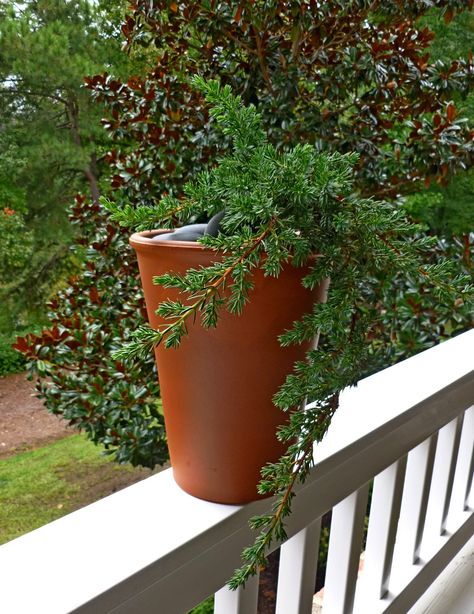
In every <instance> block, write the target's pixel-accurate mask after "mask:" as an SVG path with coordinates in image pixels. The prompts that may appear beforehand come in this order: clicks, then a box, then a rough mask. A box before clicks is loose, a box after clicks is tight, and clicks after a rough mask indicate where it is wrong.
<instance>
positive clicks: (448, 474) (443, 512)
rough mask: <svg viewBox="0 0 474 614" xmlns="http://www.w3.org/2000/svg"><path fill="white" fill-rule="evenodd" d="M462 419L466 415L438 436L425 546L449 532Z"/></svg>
mask: <svg viewBox="0 0 474 614" xmlns="http://www.w3.org/2000/svg"><path fill="white" fill-rule="evenodd" d="M463 419H464V412H463V413H461V414H460V415H459V416H458V417H457V418H456V419H455V420H451V422H449V424H447V425H446V426H445V427H443V428H442V429H441V430H440V431H439V433H438V443H437V446H436V455H435V462H434V466H433V477H432V485H431V490H430V496H429V501H428V508H427V512H426V520H425V534H424V538H423V541H424V542H425V543H426V542H430V541H431V536H432V535H441V534H443V532H444V531H445V528H446V518H447V515H448V511H449V505H450V502H451V494H452V488H453V482H454V472H455V469H456V461H457V457H458V450H459V442H460V438H461V429H462V424H463Z"/></svg>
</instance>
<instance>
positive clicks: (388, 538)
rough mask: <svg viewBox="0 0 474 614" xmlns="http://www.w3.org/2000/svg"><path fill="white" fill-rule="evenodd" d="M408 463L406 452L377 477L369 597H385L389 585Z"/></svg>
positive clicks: (367, 566)
mask: <svg viewBox="0 0 474 614" xmlns="http://www.w3.org/2000/svg"><path fill="white" fill-rule="evenodd" d="M406 464H407V457H406V456H404V457H403V458H401V459H400V460H398V461H397V462H395V463H393V465H390V467H387V469H385V470H384V471H382V472H381V473H379V474H378V475H377V476H376V477H375V479H374V488H373V492H372V502H371V506H370V518H369V529H368V533H367V545H366V548H365V559H364V573H363V592H364V598H365V599H368V600H369V601H370V600H372V599H373V600H378V599H381V598H382V597H384V595H385V594H386V592H387V589H388V580H389V578H390V572H391V567H392V558H393V549H394V545H395V538H396V534H397V525H398V519H399V517H400V505H401V500H402V493H403V482H404V479H405V471H406ZM361 588H362V587H361ZM361 611H362V610H361ZM366 611H367V610H366Z"/></svg>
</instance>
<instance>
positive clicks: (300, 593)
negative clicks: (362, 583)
mask: <svg viewBox="0 0 474 614" xmlns="http://www.w3.org/2000/svg"><path fill="white" fill-rule="evenodd" d="M320 534H321V518H318V519H317V520H315V521H314V522H312V523H311V524H310V525H309V526H307V527H306V528H304V529H303V530H302V531H300V532H299V533H297V534H296V535H294V536H293V537H292V538H291V539H289V540H288V541H287V542H285V543H284V544H283V545H282V546H281V549H280V568H279V572H278V591H277V601H276V614H311V610H312V603H313V595H314V587H315V581H316V570H317V565H318V551H319V538H320Z"/></svg>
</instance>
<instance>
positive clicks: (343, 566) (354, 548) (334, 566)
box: [323, 484, 369, 614]
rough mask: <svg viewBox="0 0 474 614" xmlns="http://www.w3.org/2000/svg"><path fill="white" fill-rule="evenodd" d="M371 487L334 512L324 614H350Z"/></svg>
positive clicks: (361, 489)
mask: <svg viewBox="0 0 474 614" xmlns="http://www.w3.org/2000/svg"><path fill="white" fill-rule="evenodd" d="M368 492H369V484H366V485H365V486H364V487H362V488H359V490H357V491H356V492H354V493H352V494H351V495H350V496H349V497H347V498H346V499H344V500H343V501H341V503H338V504H337V505H336V506H335V507H334V508H333V511H332V519H331V532H330V535H329V550H328V560H327V567H326V583H325V586H324V600H323V614H350V612H352V608H353V604H354V595H355V585H356V581H357V574H358V571H359V560H360V555H361V550H362V538H363V531H364V516H365V513H366V509H367V496H368Z"/></svg>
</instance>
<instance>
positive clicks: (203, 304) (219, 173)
mask: <svg viewBox="0 0 474 614" xmlns="http://www.w3.org/2000/svg"><path fill="white" fill-rule="evenodd" d="M193 85H194V87H195V88H197V89H199V90H200V91H201V92H202V93H203V94H204V96H205V98H206V101H207V103H208V104H210V115H211V117H212V118H213V119H214V120H215V123H216V124H217V126H218V128H219V129H220V131H221V132H222V133H224V135H226V137H229V138H230V139H231V147H230V152H229V153H228V154H227V155H225V156H224V157H222V158H221V159H220V160H219V162H218V164H217V165H216V166H214V167H213V168H211V169H210V170H207V171H203V172H201V173H199V174H198V175H197V176H196V178H195V179H193V180H191V181H189V182H188V183H187V184H186V185H185V187H184V195H183V196H182V197H181V198H174V197H169V196H168V197H166V198H165V199H164V200H162V201H161V202H160V203H159V204H158V206H157V207H156V211H154V210H153V208H150V207H146V208H145V209H143V210H141V215H139V216H138V218H139V219H138V218H137V215H136V213H137V211H138V212H140V209H137V210H135V212H134V213H132V215H130V216H128V215H127V213H128V212H129V211H130V209H129V208H127V207H125V208H121V207H119V206H117V205H115V204H111V203H109V202H106V203H105V204H106V206H107V207H108V208H109V210H110V211H111V213H112V217H113V219H115V220H118V221H119V222H120V223H121V224H122V225H132V226H135V227H139V228H144V227H147V226H149V227H153V226H154V225H155V224H157V223H160V222H161V221H162V220H164V221H165V222H167V223H169V222H170V221H171V220H173V219H175V218H176V217H178V218H181V219H184V218H189V217H190V216H193V215H202V214H206V215H207V216H210V215H213V214H214V213H216V212H217V211H219V210H220V209H223V208H224V209H225V216H224V218H223V221H222V232H221V233H220V234H219V235H218V236H217V237H210V236H205V237H204V238H203V239H202V240H201V242H202V243H203V244H204V245H206V246H207V247H210V248H212V249H214V250H216V251H219V252H220V253H221V255H222V259H221V260H219V261H218V262H215V263H213V264H212V265H210V266H208V267H203V268H200V269H190V270H189V271H188V272H187V273H186V275H177V274H173V273H169V274H165V275H161V276H159V277H156V278H155V279H154V282H155V283H157V284H162V285H164V286H166V287H173V288H178V289H179V290H180V291H181V293H182V296H183V297H184V298H183V300H178V301H167V302H164V303H162V304H161V305H160V306H159V308H158V314H159V315H160V316H162V317H163V318H164V319H165V320H167V323H165V324H164V325H163V326H162V327H161V328H160V329H159V330H153V329H151V328H146V327H143V328H140V329H139V330H138V331H137V332H136V333H135V339H134V341H132V342H131V343H129V344H128V345H126V346H124V347H123V348H122V349H120V350H118V351H117V352H116V353H115V358H117V359H120V360H127V359H130V358H133V357H145V356H147V355H148V352H149V350H151V349H152V347H153V346H156V345H157V344H159V343H162V342H163V343H164V344H165V346H166V347H176V346H178V345H179V343H180V341H181V339H182V337H183V335H186V334H187V322H188V321H190V320H189V318H191V321H192V320H194V318H195V316H196V315H197V314H198V313H200V314H201V316H202V317H201V322H202V324H203V326H205V327H214V326H216V325H217V326H218V317H219V310H220V309H221V308H223V307H224V306H225V308H227V309H228V310H229V311H230V312H232V313H237V314H240V313H241V312H242V311H243V309H244V306H245V303H246V301H248V300H252V297H251V290H252V275H251V273H252V270H254V269H255V268H257V267H260V268H262V269H263V271H264V273H265V274H266V275H272V276H275V277H278V275H279V272H280V271H281V268H282V266H283V264H284V263H286V262H288V261H291V263H292V264H293V266H296V267H298V266H301V265H303V264H307V265H309V268H310V272H309V274H308V275H306V276H305V277H304V278H303V281H302V283H303V285H305V286H306V287H308V288H313V287H315V286H316V285H317V284H319V283H322V282H323V281H324V280H325V279H327V278H329V279H330V290H329V297H328V300H327V303H325V304H315V305H314V309H313V312H312V313H308V314H307V315H305V316H304V317H303V318H302V320H301V321H299V322H296V323H295V324H294V325H293V327H292V328H291V329H290V330H287V331H282V334H281V336H280V343H281V345H289V344H295V343H301V342H303V341H305V340H310V339H313V338H315V337H316V336H317V335H322V337H323V341H324V343H323V344H321V345H320V347H319V348H318V349H316V350H311V351H309V352H308V354H307V359H306V361H305V362H301V363H297V364H296V365H295V368H294V372H293V373H291V374H288V377H287V379H286V382H285V383H284V384H283V386H282V387H281V389H280V390H279V391H278V393H277V394H276V395H275V398H274V402H275V405H276V406H277V407H279V408H280V409H282V410H284V411H288V412H290V421H289V424H288V425H286V426H284V427H281V428H280V430H279V432H278V437H279V438H280V439H281V440H283V441H286V442H288V449H287V452H286V454H285V455H284V456H283V457H282V458H281V459H280V460H279V461H278V462H277V463H274V464H270V465H268V466H266V467H264V468H263V469H262V481H261V483H260V485H259V492H261V493H263V494H268V493H276V494H277V495H278V496H277V503H276V504H275V508H274V510H273V513H272V514H270V515H266V516H263V517H258V518H256V519H254V520H253V522H252V525H253V527H254V528H258V529H260V531H261V532H260V534H259V536H258V537H257V539H256V542H255V544H254V545H253V546H252V547H250V548H249V549H247V550H246V551H245V552H244V560H245V565H244V567H243V568H242V569H240V570H238V571H237V572H236V574H235V576H234V578H233V579H232V581H231V585H232V586H233V587H236V586H238V585H239V584H241V583H243V582H245V580H246V579H247V578H248V577H249V575H251V574H254V573H256V570H257V569H258V567H259V566H260V565H261V564H262V563H263V562H264V560H265V554H266V552H267V549H268V546H269V545H270V543H271V542H272V541H273V540H275V539H277V540H279V539H284V537H285V531H284V524H283V522H284V518H285V517H286V516H287V515H288V514H289V513H290V510H291V499H292V497H293V496H294V487H295V485H296V483H297V482H298V481H303V480H304V479H305V477H306V475H307V474H308V471H309V469H310V467H311V463H312V450H313V443H314V442H315V441H320V440H321V438H322V437H323V435H324V433H325V432H326V430H327V428H328V426H329V424H330V421H331V417H332V415H333V413H334V411H335V409H336V407H337V402H338V395H339V393H340V391H341V390H342V389H343V388H345V387H346V386H350V385H354V384H355V383H356V382H357V381H358V379H360V377H361V374H362V373H364V372H365V371H366V370H367V363H368V362H369V361H370V359H371V358H373V357H371V355H370V353H371V352H373V347H374V346H373V344H371V341H372V337H373V334H374V329H375V327H376V325H377V322H378V320H379V318H380V310H377V309H376V308H375V306H374V297H375V296H376V294H377V290H378V288H377V287H376V286H377V285H378V284H380V283H383V282H381V281H380V280H381V279H385V280H386V282H385V283H386V285H387V288H388V289H389V288H390V284H391V279H392V277H394V276H396V275H397V274H398V273H399V272H400V271H402V272H403V273H404V274H405V275H412V276H414V277H417V278H419V279H422V280H423V283H428V284H430V285H431V286H432V288H433V292H434V296H436V299H437V300H439V301H442V302H445V303H449V304H451V305H452V306H453V307H454V304H455V301H456V300H457V301H459V300H462V301H465V300H471V299H472V287H471V286H469V285H468V283H467V279H466V278H464V277H462V276H457V277H456V276H454V277H453V275H452V266H451V263H449V262H448V261H445V262H442V263H439V264H437V265H426V264H423V261H422V254H423V252H426V251H427V250H428V248H429V247H430V246H431V244H432V240H431V239H429V238H427V237H425V238H419V237H417V231H418V227H417V226H416V225H414V224H412V223H410V222H409V221H408V220H407V219H406V218H405V217H404V215H403V214H402V213H401V212H400V211H399V210H397V208H396V207H395V206H393V205H392V204H389V203H384V202H377V201H375V200H373V199H368V198H363V197H360V196H358V195H357V193H356V192H355V191H354V182H353V176H354V172H353V166H354V164H355V163H356V162H357V159H358V156H357V155H356V154H350V153H346V154H339V153H327V152H320V151H319V150H318V149H317V148H316V147H315V146H314V145H310V144H304V143H301V144H297V145H295V146H294V147H293V148H291V149H287V150H279V149H277V148H276V147H275V146H274V145H272V144H270V143H269V142H268V140H267V137H266V133H265V130H264V129H263V126H262V121H261V117H260V115H259V113H258V112H257V110H256V108H255V106H253V105H252V104H250V105H248V106H245V105H244V104H243V103H242V100H241V98H240V97H239V96H235V95H234V94H233V93H232V89H231V87H230V86H229V85H225V86H221V85H220V83H219V81H217V80H210V81H206V80H204V79H203V78H201V77H199V76H198V77H195V78H194V80H193ZM314 254H317V255H318V256H317V258H311V256H312V255H314ZM374 286H375V287H374ZM388 297H389V298H390V299H392V300H394V297H393V296H391V295H390V292H388ZM392 300H391V301H390V303H388V304H387V305H386V306H385V309H387V310H390V309H394V308H395V309H396V301H395V305H393V304H392ZM380 348H381V351H383V344H380ZM308 400H309V401H311V402H312V404H311V405H310V406H308V405H306V406H305V403H306V401H308ZM295 442H296V443H295Z"/></svg>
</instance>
